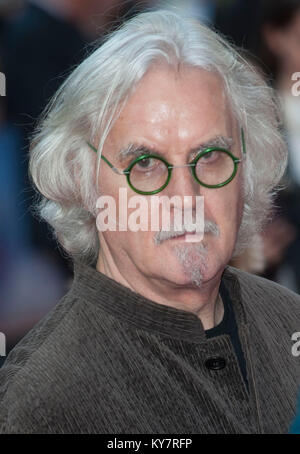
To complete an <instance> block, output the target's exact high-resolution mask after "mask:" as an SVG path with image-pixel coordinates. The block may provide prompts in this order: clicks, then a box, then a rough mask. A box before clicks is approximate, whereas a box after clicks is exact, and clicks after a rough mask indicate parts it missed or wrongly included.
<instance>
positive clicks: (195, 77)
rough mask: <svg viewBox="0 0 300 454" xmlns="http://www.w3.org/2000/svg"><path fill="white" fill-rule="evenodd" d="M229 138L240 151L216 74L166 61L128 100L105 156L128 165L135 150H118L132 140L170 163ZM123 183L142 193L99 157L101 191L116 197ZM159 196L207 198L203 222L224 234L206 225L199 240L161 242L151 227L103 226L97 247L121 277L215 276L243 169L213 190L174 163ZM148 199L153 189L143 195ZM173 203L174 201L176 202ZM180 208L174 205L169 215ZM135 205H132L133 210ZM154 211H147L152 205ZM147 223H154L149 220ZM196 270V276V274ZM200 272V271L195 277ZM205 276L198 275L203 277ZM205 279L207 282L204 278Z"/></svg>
mask: <svg viewBox="0 0 300 454" xmlns="http://www.w3.org/2000/svg"><path fill="white" fill-rule="evenodd" d="M220 136H221V137H223V138H225V139H228V140H229V142H230V139H232V141H233V144H232V146H231V148H230V150H231V152H232V153H233V154H234V155H235V156H237V157H241V150H240V139H239V132H238V130H237V128H236V125H235V124H234V123H233V121H232V119H231V115H230V112H229V109H228V106H227V103H226V98H225V96H224V94H223V88H222V84H221V81H220V79H219V78H218V76H216V75H214V74H212V73H210V72H206V71H204V70H199V69H192V68H181V69H180V71H179V72H175V71H174V70H172V69H169V68H167V67H164V66H156V67H155V68H153V69H151V70H150V71H149V72H148V73H147V74H146V76H145V77H144V78H143V80H142V81H141V82H140V84H139V85H138V86H137V88H136V90H135V92H134V94H133V95H132V96H131V98H130V99H129V101H128V102H127V104H126V106H125V108H124V109H123V111H122V113H121V115H120V117H119V118H118V120H117V121H116V122H115V124H114V126H113V128H112V130H111V132H110V134H109V136H108V138H107V140H106V142H105V145H104V148H103V155H104V156H105V157H106V158H107V159H109V160H110V162H111V163H112V164H113V165H114V166H115V167H117V168H118V169H121V170H124V169H125V168H126V167H127V166H128V165H129V164H130V162H132V161H133V160H134V159H135V158H136V156H132V155H130V154H129V155H126V157H125V158H124V157H123V158H120V156H119V153H120V150H124V149H126V148H127V147H128V146H129V145H130V144H133V145H138V146H143V147H147V149H149V150H153V151H154V152H155V153H159V154H161V155H162V156H163V157H164V158H165V159H166V160H167V161H168V162H169V163H170V164H173V165H174V166H180V165H184V164H187V163H189V162H191V160H192V159H191V158H193V157H194V156H195V155H191V150H196V149H198V148H199V146H200V145H201V144H203V143H205V142H210V141H212V143H213V142H214V140H215V138H216V137H220ZM119 188H126V189H127V197H128V199H130V197H132V196H137V194H136V193H135V192H134V191H133V190H132V189H131V188H130V187H129V186H128V185H127V182H126V177H125V176H123V175H117V174H115V173H114V172H113V171H112V170H111V169H110V168H109V166H108V165H107V164H106V163H105V162H104V161H103V160H102V162H101V171H100V192H101V194H102V195H110V196H113V198H114V199H115V200H116V206H117V210H118V203H119ZM157 195H158V196H162V195H164V196H168V197H169V198H171V197H172V196H175V195H176V196H180V197H181V198H182V200H183V197H184V196H187V195H188V196H192V200H193V204H192V205H190V208H191V210H192V211H193V212H195V200H196V196H203V197H204V218H205V221H211V222H212V223H215V224H216V226H217V228H218V230H219V234H218V235H216V233H215V234H214V233H213V231H209V232H207V233H205V234H204V237H203V240H202V241H201V242H190V243H188V242H186V237H184V236H180V237H175V238H172V239H166V240H164V241H162V242H160V243H159V244H157V242H155V240H154V238H155V235H156V233H157V232H155V231H151V230H150V229H149V230H148V231H137V232H134V231H131V230H127V231H118V229H117V231H106V232H101V233H99V238H100V254H102V255H103V254H104V256H103V257H102V259H104V260H105V261H107V262H108V263H109V266H110V267H111V268H114V267H117V269H118V271H119V272H120V273H121V274H122V276H123V277H124V278H125V279H126V280H129V281H130V278H133V277H136V276H138V275H141V274H142V275H143V276H144V277H145V278H147V279H151V280H152V282H156V283H157V282H160V283H162V284H163V283H168V284H172V285H186V286H189V285H191V286H193V285H194V284H193V282H195V281H197V285H198V286H200V281H202V282H208V281H209V280H211V279H213V278H215V277H217V276H219V275H220V273H221V272H222V271H223V269H224V267H225V266H226V264H227V263H228V261H229V260H230V258H231V255H232V252H233V249H234V245H235V242H236V237H237V232H238V228H239V225H240V222H241V215H242V210H243V197H242V172H241V169H238V172H237V175H236V176H235V178H234V179H233V180H232V181H231V182H230V183H229V184H227V185H226V186H224V187H221V188H217V189H209V188H205V187H203V186H201V185H200V184H199V183H197V182H196V181H195V179H194V178H193V176H192V174H191V170H190V168H189V167H181V168H174V169H173V171H172V177H171V180H170V182H169V184H168V186H167V187H166V188H165V189H163V191H161V192H160V193H159V194H157ZM140 197H141V198H143V199H146V200H147V202H148V204H149V206H150V203H149V201H150V198H151V196H149V195H148V196H147V195H142V196H140ZM171 207H172V206H171ZM175 209H176V207H175V208H174V209H173V210H172V208H171V213H170V214H171V221H172V219H174V213H175ZM132 211H134V210H132V209H131V210H129V214H130V212H132ZM149 216H150V212H149ZM149 224H150V222H149ZM195 276H196V279H195ZM197 276H198V277H197ZM199 276H200V280H199ZM201 285H202V284H201Z"/></svg>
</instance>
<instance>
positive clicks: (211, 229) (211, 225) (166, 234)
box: [154, 221, 220, 245]
mask: <svg viewBox="0 0 300 454" xmlns="http://www.w3.org/2000/svg"><path fill="white" fill-rule="evenodd" d="M187 227H188V226H186V228H183V229H182V230H174V226H172V227H171V228H170V230H160V231H159V232H157V233H156V234H155V235H154V243H155V244H157V245H158V244H161V243H162V242H163V241H166V240H169V239H170V238H176V237H177V236H181V235H184V234H185V233H187V234H191V233H193V232H195V229H193V231H191V230H189V231H188V230H187ZM204 233H211V234H212V235H214V236H219V235H220V229H219V227H218V226H217V224H216V223H215V222H213V221H204Z"/></svg>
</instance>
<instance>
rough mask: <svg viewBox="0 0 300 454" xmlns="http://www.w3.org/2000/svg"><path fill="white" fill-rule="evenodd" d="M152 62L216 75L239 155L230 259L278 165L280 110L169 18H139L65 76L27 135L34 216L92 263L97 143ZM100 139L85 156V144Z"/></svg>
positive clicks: (204, 39)
mask: <svg viewBox="0 0 300 454" xmlns="http://www.w3.org/2000/svg"><path fill="white" fill-rule="evenodd" d="M158 62H165V63H166V64H168V65H170V66H173V67H174V68H177V67H178V63H180V65H185V66H190V67H196V68H201V69H205V70H207V71H212V72H214V73H216V74H219V76H220V77H221V80H222V81H223V84H224V90H225V92H226V95H227V98H228V100H229V102H230V108H231V111H232V114H233V116H234V118H235V119H236V121H237V124H238V125H239V126H240V127H243V129H244V132H245V143H246V148H247V153H246V160H245V162H244V185H243V196H244V201H245V203H244V212H243V217H242V222H241V226H240V230H239V234H238V239H237V243H236V248H235V251H234V255H237V254H238V253H240V252H241V251H242V250H243V249H244V248H245V247H246V246H247V245H248V244H249V241H250V240H251V238H252V237H253V236H254V235H255V234H256V233H257V232H259V231H261V230H262V228H263V226H264V224H265V221H266V219H268V216H269V213H270V210H271V208H272V204H273V197H274V195H275V193H276V191H277V189H276V188H277V187H278V183H279V182H280V180H281V177H282V175H283V174H284V171H285V168H286V165H287V149H286V145H285V143H284V141H283V138H282V134H281V129H280V128H281V119H280V109H279V106H278V102H277V101H276V97H275V96H274V92H273V89H272V88H271V87H269V86H268V84H267V83H266V82H265V80H264V78H263V76H262V75H261V74H260V73H259V71H257V70H256V69H255V68H254V67H253V66H252V65H251V64H250V63H249V62H248V61H247V60H246V59H245V58H243V57H242V56H241V55H240V54H239V53H238V52H237V50H236V49H235V48H234V47H233V46H232V45H231V44H229V43H228V42H227V41H226V40H225V39H224V38H223V37H222V36H220V34H218V33H216V32H215V31H213V30H212V29H210V28H208V27H206V26H205V25H201V24H200V23H198V22H197V21H195V20H193V19H189V18H183V17H181V16H179V15H177V14H176V13H174V12H168V11H164V10H159V11H155V12H146V13H141V14H139V15H137V16H135V17H134V18H133V19H131V20H129V21H128V22H126V23H125V24H123V25H122V26H121V27H120V28H119V29H118V30H116V31H114V32H113V33H112V34H110V35H109V36H108V37H107V38H106V39H105V41H104V43H103V44H102V45H101V46H98V47H96V49H95V50H94V51H93V52H92V53H91V55H90V56H89V57H88V58H86V59H85V60H84V61H83V62H82V63H81V64H80V65H79V66H78V67H77V68H76V69H75V70H74V71H73V72H72V73H71V74H70V76H69V77H68V78H67V79H66V81H65V82H64V83H63V85H62V86H61V87H60V89H59V90H58V92H57V93H56V95H55V96H54V98H53V99H52V101H51V102H50V104H49V105H48V107H47V109H46V110H45V112H44V114H43V116H42V118H41V121H40V124H39V127H38V128H37V130H36V133H35V135H34V138H33V141H32V146H31V151H30V167H29V168H30V174H31V177H32V180H33V183H34V185H35V186H36V188H37V189H38V191H39V192H40V193H41V194H42V199H41V200H40V201H39V203H38V204H37V205H36V210H37V212H38V213H39V215H40V217H41V218H42V219H44V220H46V221H47V222H48V223H49V224H50V225H51V226H52V228H53V231H54V233H55V236H56V238H57V239H58V241H59V243H60V244H61V245H62V246H63V248H64V249H65V251H66V252H67V253H68V254H69V255H70V256H71V257H72V258H73V259H74V258H80V260H82V261H85V262H87V263H91V262H95V260H96V258H97V257H98V254H99V247H100V245H99V239H98V234H97V229H96V222H95V216H96V214H97V213H96V209H95V206H96V200H97V198H98V197H99V192H98V189H99V188H98V187H97V186H96V185H95V181H98V172H99V169H100V155H101V151H102V148H103V144H104V142H105V140H106V137H107V135H108V133H109V131H110V129H111V127H112V125H113V123H114V121H115V120H116V118H117V117H118V115H119V113H120V111H121V109H122V108H123V106H124V105H125V103H126V101H127V100H128V98H129V96H130V95H131V94H132V93H133V90H134V88H135V87H136V85H137V83H138V82H139V81H140V80H141V79H142V77H143V76H144V75H145V74H146V73H147V71H148V70H149V69H150V68H151V67H152V66H153V65H154V64H155V63H158ZM97 138H98V141H99V139H100V143H99V146H98V154H97V161H96V163H97V165H95V156H96V155H95V154H94V153H93V152H92V151H91V150H90V148H89V147H88V145H87V143H86V141H87V140H89V141H91V142H92V143H93V142H94V143H95V141H96V139H97Z"/></svg>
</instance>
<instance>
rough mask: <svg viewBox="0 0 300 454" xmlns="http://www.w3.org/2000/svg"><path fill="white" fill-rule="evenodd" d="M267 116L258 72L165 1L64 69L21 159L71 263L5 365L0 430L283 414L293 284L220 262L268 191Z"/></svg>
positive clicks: (273, 154) (217, 422) (179, 428)
mask: <svg viewBox="0 0 300 454" xmlns="http://www.w3.org/2000/svg"><path fill="white" fill-rule="evenodd" d="M279 126H280V124H279V123H278V111H277V107H276V104H275V102H274V101H273V97H272V92H271V91H270V89H269V88H268V87H267V86H266V84H265V83H264V81H263V80H262V78H261V76H260V75H259V74H257V72H256V71H255V70H254V69H253V68H252V67H251V66H250V65H249V64H248V63H247V61H245V60H244V59H243V58H242V57H241V56H239V54H238V53H237V52H236V51H235V50H234V49H232V48H231V46H230V45H229V44H228V43H226V41H224V40H223V39H222V38H221V37H219V36H218V35H217V34H216V33H215V32H213V31H211V30H210V29H208V28H207V27H205V26H202V25H199V24H198V23H197V22H196V21H193V20H188V19H183V18H180V17H179V16H177V15H176V14H174V13H168V12H165V11H157V12H150V13H143V14H140V15H138V16H136V17H135V18H133V19H132V20H131V21H129V22H127V23H125V24H124V26H123V27H122V28H120V29H119V30H117V31H116V32H114V33H113V34H112V35H111V36H110V37H108V39H107V40H106V41H105V43H104V44H103V45H102V46H101V47H100V48H97V49H96V50H95V51H94V52H93V53H92V54H91V55H90V56H89V57H88V58H87V59H86V60H85V61H84V62H83V63H82V64H81V65H80V66H79V67H77V68H76V69H75V70H74V72H73V73H72V74H71V75H70V77H69V78H68V79H67V80H66V82H65V83H64V84H63V85H62V87H61V89H60V90H59V92H58V93H57V95H56V97H55V98H54V100H53V101H52V102H51V104H50V106H49V108H48V110H47V111H46V112H45V115H44V116H43V119H42V120H41V124H40V127H39V129H38V131H37V133H36V135H35V138H34V140H33V144H32V149H31V162H30V172H31V176H32V179H33V182H34V184H35V185H36V187H37V188H38V190H39V192H40V193H41V194H42V195H43V198H42V199H41V202H40V205H39V210H40V215H41V217H42V218H43V219H45V220H46V221H47V222H49V224H50V225H51V226H52V227H53V229H54V232H55V234H56V237H57V239H58V241H59V242H60V244H61V245H62V246H63V248H64V250H65V251H67V253H68V254H69V255H70V256H71V257H72V258H73V260H74V273H75V275H74V281H73V283H72V286H71V288H70V290H69V292H68V293H67V295H66V296H65V297H64V298H63V299H62V300H61V301H60V302H59V304H57V306H56V307H55V308H54V310H52V312H50V313H49V314H48V315H47V316H46V318H44V319H43V320H42V321H41V322H40V323H39V324H38V325H37V326H36V327H35V328H34V329H33V330H32V331H31V332H30V333H29V334H28V335H27V336H26V337H25V338H24V339H23V340H22V341H21V342H20V343H19V344H18V345H17V346H16V347H15V348H14V350H13V351H12V352H11V353H10V355H9V356H8V358H7V360H6V363H5V365H4V367H3V368H2V369H1V372H0V385H1V388H0V396H1V409H0V427H1V432H2V433H24V432H25V433H120V434H121V433H128V434H129V433H160V434H163V433H170V434H191V433H272V432H273V433H279V432H283V433H284V432H288V430H289V426H290V423H291V421H292V419H293V417H294V414H295V409H296V396H297V388H298V385H299V378H300V374H299V372H300V371H299V364H300V363H299V359H298V358H297V357H296V355H294V354H293V341H292V336H293V335H294V333H296V332H297V331H299V330H300V297H299V296H297V295H296V294H294V293H293V292H291V291H289V290H287V289H285V288H283V287H281V286H279V285H277V284H275V283H272V282H270V281H267V280H265V279H262V278H259V277H256V276H253V275H250V274H248V273H245V272H242V271H239V270H237V269H235V268H232V267H230V266H228V262H229V261H230V259H231V258H232V257H233V256H237V255H238V254H239V253H240V252H241V251H242V250H243V248H244V247H245V246H247V245H249V244H250V242H251V238H252V237H253V236H254V235H255V234H256V233H257V232H258V231H260V230H261V228H262V226H263V223H264V221H265V220H266V217H267V215H268V213H269V210H270V208H271V204H272V196H273V194H274V188H275V187H276V185H277V184H278V182H279V181H280V179H281V176H282V174H283V172H284V169H285V166H286V159H287V156H286V148H285V145H284V142H283V140H282V138H281V135H280V133H279ZM100 164H101V167H100ZM124 193H126V197H127V198H126V200H127V202H126V203H125V202H124V200H125V199H124V197H123V195H124ZM160 196H164V197H165V199H164V202H163V203H161V204H159V210H158V212H157V213H156V214H155V213H154V214H153V211H152V205H151V203H150V202H152V201H153V200H154V199H155V198H157V197H160ZM187 196H189V197H187ZM134 197H135V198H134ZM174 197H175V199H174ZM111 200H112V201H114V203H115V207H113V206H112V205H113V204H110V203H108V201H111ZM186 200H187V201H188V203H187V204H185V205H184V204H181V203H180V202H181V201H184V202H185V201H186ZM168 201H169V202H173V201H174V203H169V205H168V203H167V202H168ZM199 201H200V202H201V201H202V202H203V204H202V205H201V203H198V202H199ZM104 202H105V203H104ZM137 202H139V203H140V206H141V207H142V208H141V209H140V210H138V217H140V218H141V219H140V220H139V223H140V227H141V228H136V227H137V226H136V224H138V222H136V223H135V226H134V227H132V226H131V227H130V222H129V218H130V217H131V221H132V219H133V218H132V216H133V217H134V216H136V212H135V211H133V209H134V208H136V205H137ZM201 206H202V212H201V210H200V215H201V213H202V214H203V219H202V218H201V216H200V217H199V216H198V214H199V213H198V212H197V210H198V208H199V207H200V208H201ZM114 208H116V209H114ZM124 212H125V214H126V216H127V218H126V216H125V214H124ZM165 212H168V214H169V215H170V220H171V222H170V224H169V226H167V227H166V226H165V225H164V226H163V225H162V218H163V213H165ZM103 213H105V216H103ZM178 213H179V214H181V215H182V216H183V215H184V216H185V215H187V214H191V215H192V218H190V221H185V220H184V221H183V223H182V226H181V228H179V229H178V228H177V227H178V226H177V225H176V222H177V221H176V220H178V219H179V218H180V216H179V217H178ZM148 215H149V216H148ZM136 217H137V216H136ZM147 217H148V219H149V218H151V219H152V220H153V219H154V221H157V222H158V224H159V228H158V229H156V230H155V229H153V228H151V226H149V225H148V228H144V227H145V225H146V224H147V222H146V220H145V219H146V218H147ZM105 218H106V219H105ZM108 218H109V222H108V224H109V226H110V228H106V227H107V225H108V224H107V222H106V220H107V219H108ZM195 218H196V219H197V222H194V224H193V225H194V227H193V228H191V224H192V222H191V219H192V220H193V221H194V220H195ZM124 219H125V220H126V219H127V220H128V222H125V221H124ZM201 219H202V221H203V222H202V221H201ZM105 225H106V227H105ZM45 285H46V283H45ZM294 351H295V349H294Z"/></svg>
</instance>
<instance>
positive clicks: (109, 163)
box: [86, 142, 123, 175]
mask: <svg viewBox="0 0 300 454" xmlns="http://www.w3.org/2000/svg"><path fill="white" fill-rule="evenodd" d="M86 143H87V144H88V146H89V147H90V148H91V149H92V150H93V151H94V152H95V153H97V149H96V148H95V147H94V146H93V145H92V144H90V143H89V142H86ZM101 159H103V161H105V162H106V164H108V165H109V167H110V168H111V169H112V170H113V171H114V172H115V173H117V174H118V175H123V172H120V171H119V170H118V169H117V168H116V167H114V166H113V165H112V163H111V162H109V160H108V159H107V158H106V157H105V156H103V154H102V153H101Z"/></svg>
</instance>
